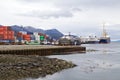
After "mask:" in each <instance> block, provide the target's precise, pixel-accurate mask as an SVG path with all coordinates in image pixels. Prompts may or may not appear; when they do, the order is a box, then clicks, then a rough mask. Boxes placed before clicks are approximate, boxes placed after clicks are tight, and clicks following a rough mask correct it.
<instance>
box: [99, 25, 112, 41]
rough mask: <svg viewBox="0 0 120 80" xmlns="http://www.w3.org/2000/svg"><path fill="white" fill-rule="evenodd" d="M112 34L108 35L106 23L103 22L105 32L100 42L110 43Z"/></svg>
mask: <svg viewBox="0 0 120 80" xmlns="http://www.w3.org/2000/svg"><path fill="white" fill-rule="evenodd" d="M110 41H111V40H110V36H108V33H107V32H106V30H105V23H104V24H103V33H102V37H100V39H99V43H110Z"/></svg>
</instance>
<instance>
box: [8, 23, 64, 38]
mask: <svg viewBox="0 0 120 80" xmlns="http://www.w3.org/2000/svg"><path fill="white" fill-rule="evenodd" d="M10 27H11V28H12V30H14V31H15V32H19V31H25V32H27V33H28V34H32V33H34V32H40V33H43V34H47V35H49V36H50V37H51V38H53V39H59V38H60V37H62V36H63V34H62V33H61V32H60V31H58V30H57V29H49V30H43V29H36V28H34V27H31V26H27V27H23V26H18V25H13V26H10Z"/></svg>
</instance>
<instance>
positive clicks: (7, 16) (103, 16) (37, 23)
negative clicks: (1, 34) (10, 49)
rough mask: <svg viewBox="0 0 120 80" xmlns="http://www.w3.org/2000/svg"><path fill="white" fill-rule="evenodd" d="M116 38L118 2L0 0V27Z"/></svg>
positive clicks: (118, 36) (119, 31)
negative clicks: (33, 28) (15, 26)
mask: <svg viewBox="0 0 120 80" xmlns="http://www.w3.org/2000/svg"><path fill="white" fill-rule="evenodd" d="M103 23H105V26H106V27H105V28H106V30H107V32H108V34H109V35H110V37H111V38H112V39H120V0H0V24H1V25H9V26H10V25H23V26H33V27H35V28H40V29H45V30H46V29H53V28H56V29H58V30H59V31H60V32H62V33H64V34H68V33H69V32H71V34H74V35H78V36H89V35H96V36H98V37H100V36H101V34H102V25H103Z"/></svg>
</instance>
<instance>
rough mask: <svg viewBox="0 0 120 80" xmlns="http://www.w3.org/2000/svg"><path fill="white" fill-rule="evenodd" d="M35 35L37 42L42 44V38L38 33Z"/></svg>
mask: <svg viewBox="0 0 120 80" xmlns="http://www.w3.org/2000/svg"><path fill="white" fill-rule="evenodd" d="M33 35H34V36H35V40H36V41H37V42H39V43H40V36H39V35H38V33H37V32H35V33H33Z"/></svg>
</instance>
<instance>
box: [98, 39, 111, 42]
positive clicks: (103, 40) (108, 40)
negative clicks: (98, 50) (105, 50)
mask: <svg viewBox="0 0 120 80" xmlns="http://www.w3.org/2000/svg"><path fill="white" fill-rule="evenodd" d="M99 43H110V38H101V39H100V41H99Z"/></svg>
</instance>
